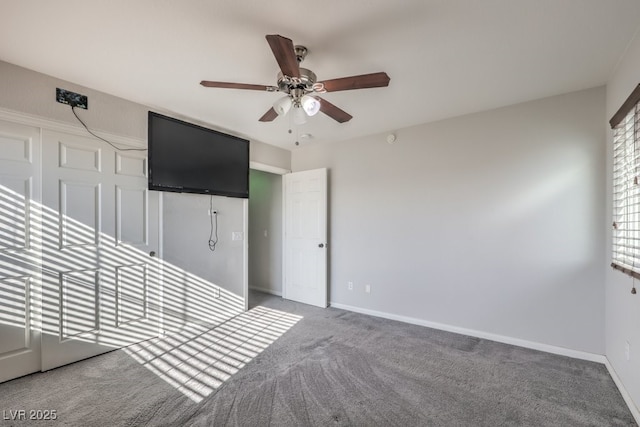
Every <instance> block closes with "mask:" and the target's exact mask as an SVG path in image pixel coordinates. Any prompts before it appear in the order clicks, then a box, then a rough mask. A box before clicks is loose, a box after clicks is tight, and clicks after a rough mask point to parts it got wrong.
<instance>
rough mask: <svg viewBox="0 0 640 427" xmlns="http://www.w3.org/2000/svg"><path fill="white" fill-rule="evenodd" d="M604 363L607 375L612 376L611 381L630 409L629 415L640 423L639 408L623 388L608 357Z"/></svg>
mask: <svg viewBox="0 0 640 427" xmlns="http://www.w3.org/2000/svg"><path fill="white" fill-rule="evenodd" d="M604 365H605V366H606V367H607V370H608V371H609V375H611V378H613V382H614V383H616V386H617V387H618V390H620V394H621V395H622V398H623V399H624V401H625V403H626V404H627V406H628V407H629V411H631V415H633V418H635V420H636V423H637V424H638V425H640V410H639V409H638V407H637V406H636V404H635V403H634V402H633V399H632V398H631V395H630V394H629V392H628V391H627V389H626V388H625V386H624V383H623V382H622V380H620V377H619V376H618V374H617V372H616V370H615V369H613V365H611V363H610V362H609V359H605V362H604Z"/></svg>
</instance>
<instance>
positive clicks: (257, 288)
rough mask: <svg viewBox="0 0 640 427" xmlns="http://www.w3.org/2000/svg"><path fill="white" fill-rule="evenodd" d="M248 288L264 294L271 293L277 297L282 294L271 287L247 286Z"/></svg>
mask: <svg viewBox="0 0 640 427" xmlns="http://www.w3.org/2000/svg"><path fill="white" fill-rule="evenodd" d="M249 289H251V290H253V291H260V292H264V293H265V294H271V295H275V296H278V297H281V296H282V292H280V291H274V290H273V289H267V288H260V287H258V286H249Z"/></svg>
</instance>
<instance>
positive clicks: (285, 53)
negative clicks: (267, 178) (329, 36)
mask: <svg viewBox="0 0 640 427" xmlns="http://www.w3.org/2000/svg"><path fill="white" fill-rule="evenodd" d="M266 38H267V42H268V43H269V46H270V47H271V50H272V51H273V55H274V56H275V57H276V61H277V62H278V65H279V66H280V72H279V73H278V76H277V85H276V86H265V85H256V84H245V83H228V82H213V81H209V80H203V81H201V82H200V84H201V85H202V86H205V87H218V88H226V89H249V90H262V91H267V92H284V93H286V94H287V95H286V96H284V97H282V98H280V99H278V100H277V101H276V102H275V103H274V104H273V107H271V108H270V109H269V110H268V111H267V112H266V113H265V114H264V115H263V116H262V117H260V119H259V120H260V121H261V122H271V121H273V120H274V119H275V118H276V117H278V116H279V115H285V114H287V112H289V110H291V109H293V121H294V123H296V124H302V123H304V122H306V116H313V115H315V114H316V113H317V112H318V111H322V112H323V113H324V114H326V115H327V116H329V117H331V118H332V119H334V120H336V121H337V122H339V123H344V122H348V121H349V120H351V119H352V118H353V116H351V114H349V113H347V112H346V111H344V110H342V109H340V108H338V107H336V106H335V105H333V104H332V103H330V102H329V101H327V100H325V99H323V98H321V97H319V96H318V95H316V94H318V93H325V92H337V91H341V90H352V89H366V88H374V87H385V86H388V85H389V80H390V78H389V76H388V75H387V73H384V72H380V73H371V74H362V75H359V76H351V77H342V78H338V79H331V80H324V81H318V80H317V78H316V75H315V73H314V72H313V71H311V70H308V69H306V68H302V67H300V63H301V62H302V61H303V60H304V58H305V57H306V56H307V48H306V47H304V46H298V45H296V46H294V45H293V42H292V41H291V39H288V38H286V37H283V36H279V35H267V36H266Z"/></svg>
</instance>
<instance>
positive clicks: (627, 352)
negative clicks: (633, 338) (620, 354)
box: [624, 341, 631, 360]
mask: <svg viewBox="0 0 640 427" xmlns="http://www.w3.org/2000/svg"><path fill="white" fill-rule="evenodd" d="M624 356H625V357H626V359H627V360H631V344H629V341H627V342H625V343H624Z"/></svg>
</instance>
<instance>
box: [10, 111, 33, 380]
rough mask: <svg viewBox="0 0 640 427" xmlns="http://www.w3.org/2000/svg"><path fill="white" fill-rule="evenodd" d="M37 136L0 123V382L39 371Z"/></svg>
mask: <svg viewBox="0 0 640 427" xmlns="http://www.w3.org/2000/svg"><path fill="white" fill-rule="evenodd" d="M39 161H40V132H39V129H38V128H32V127H28V126H22V125H18V124H14V123H9V122H5V121H0V382H3V381H7V380H9V379H12V378H16V377H20V376H22V375H26V374H29V373H32V372H36V371H39V370H40V324H39V323H40V319H39V312H40V303H39V301H40V249H39V246H40V236H39V233H38V230H39V223H40V221H39V203H38V202H39V200H40V177H39V171H40V165H39Z"/></svg>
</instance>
